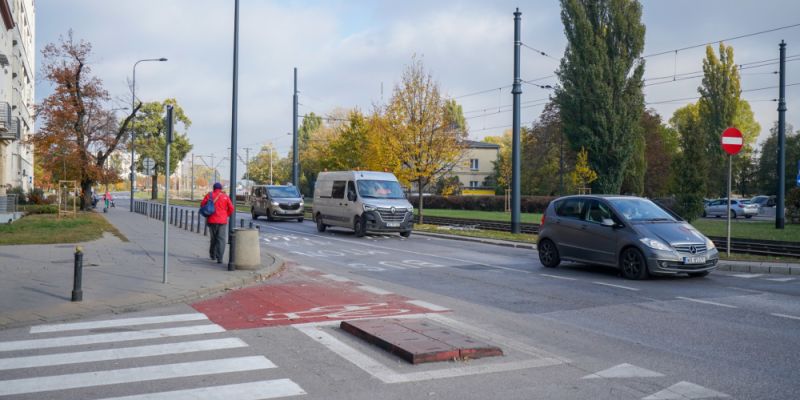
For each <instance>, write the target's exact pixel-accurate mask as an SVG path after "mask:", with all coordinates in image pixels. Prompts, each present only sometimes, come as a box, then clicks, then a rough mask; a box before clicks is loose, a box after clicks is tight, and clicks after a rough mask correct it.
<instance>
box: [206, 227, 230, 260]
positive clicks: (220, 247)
mask: <svg viewBox="0 0 800 400" xmlns="http://www.w3.org/2000/svg"><path fill="white" fill-rule="evenodd" d="M227 226H228V224H208V230H209V231H211V247H210V248H209V250H208V255H209V256H210V257H211V258H213V259H215V260H217V261H222V256H223V255H225V239H226V236H225V235H226V234H227V232H226V230H225V228H226V227H227Z"/></svg>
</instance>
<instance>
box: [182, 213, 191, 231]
mask: <svg viewBox="0 0 800 400" xmlns="http://www.w3.org/2000/svg"><path fill="white" fill-rule="evenodd" d="M191 223H192V221H191V220H190V219H189V210H186V222H185V223H184V224H183V230H189V224H191Z"/></svg>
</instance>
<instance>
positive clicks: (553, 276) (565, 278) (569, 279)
mask: <svg viewBox="0 0 800 400" xmlns="http://www.w3.org/2000/svg"><path fill="white" fill-rule="evenodd" d="M539 275H541V276H546V277H548V278H556V279H563V280H565V281H577V279H575V278H567V277H566V276H558V275H549V274H539Z"/></svg>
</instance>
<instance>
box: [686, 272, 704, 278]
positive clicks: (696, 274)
mask: <svg viewBox="0 0 800 400" xmlns="http://www.w3.org/2000/svg"><path fill="white" fill-rule="evenodd" d="M689 276H691V277H692V278H702V277H704V276H708V271H703V272H689Z"/></svg>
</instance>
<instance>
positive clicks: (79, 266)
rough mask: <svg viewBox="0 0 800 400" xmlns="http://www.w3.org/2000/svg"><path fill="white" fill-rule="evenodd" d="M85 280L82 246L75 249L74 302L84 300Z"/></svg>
mask: <svg viewBox="0 0 800 400" xmlns="http://www.w3.org/2000/svg"><path fill="white" fill-rule="evenodd" d="M82 280H83V250H82V249H81V247H80V246H78V247H75V274H74V275H73V280H72V301H82V300H83V290H81V281H82Z"/></svg>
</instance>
